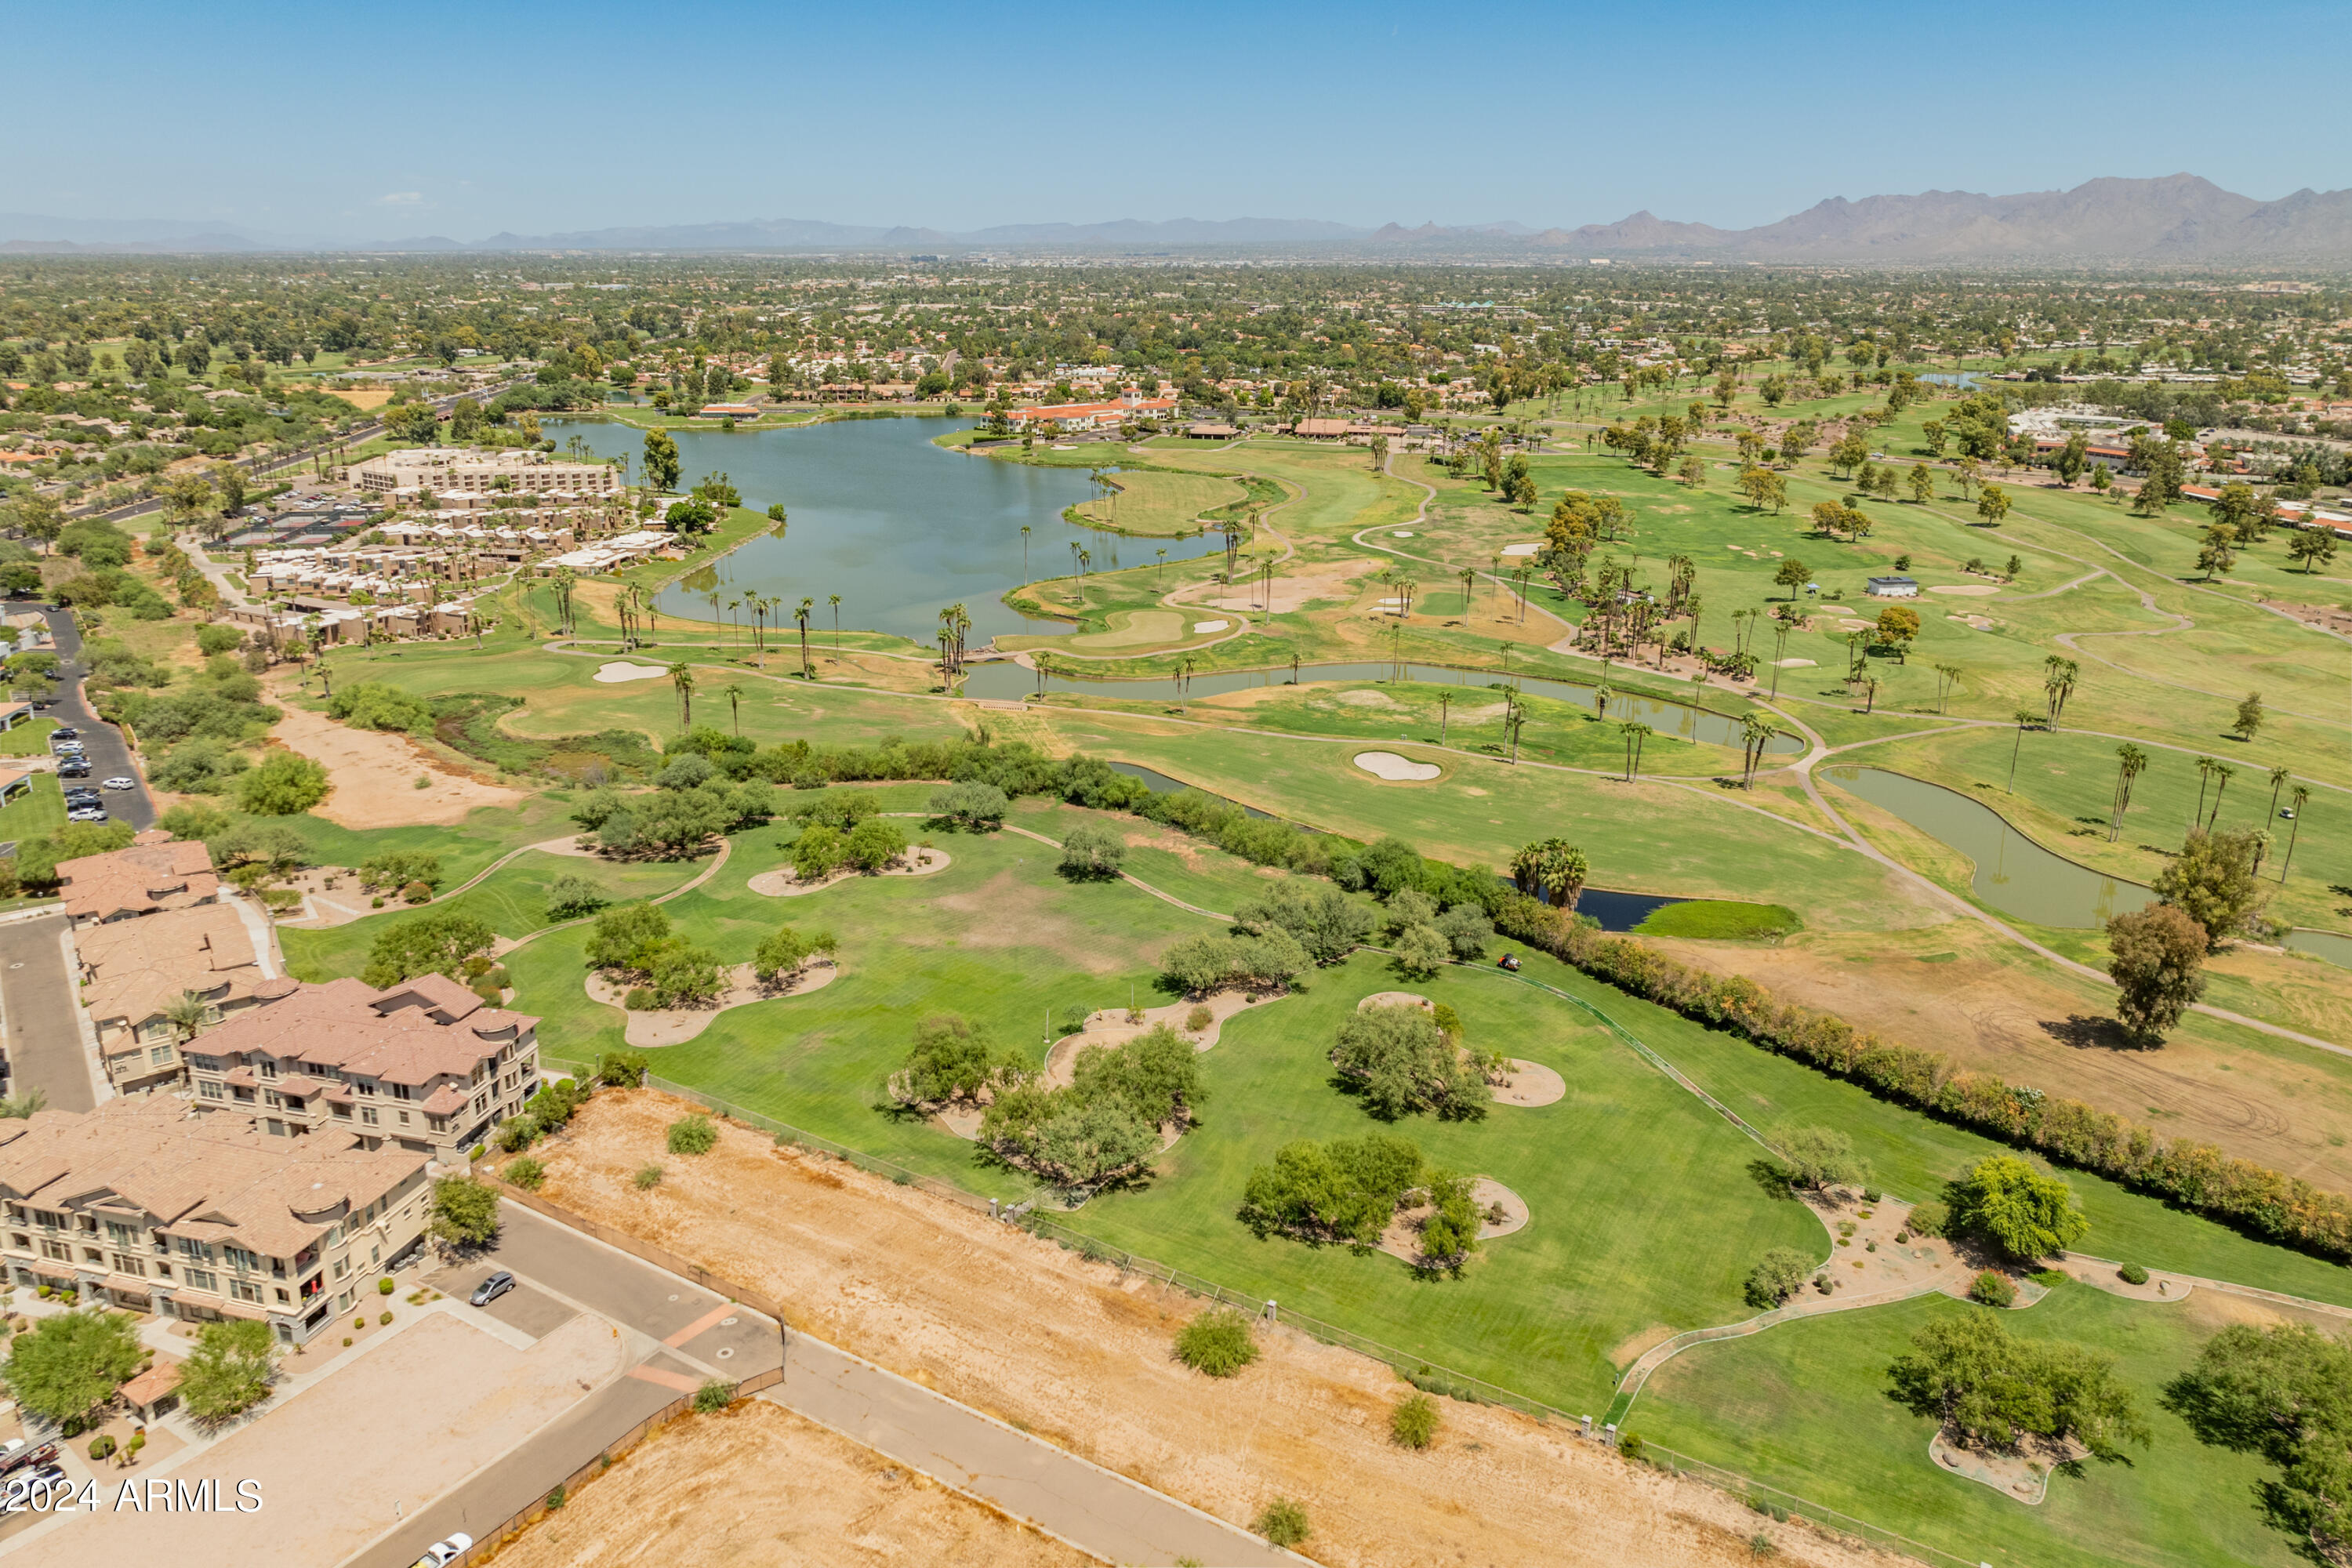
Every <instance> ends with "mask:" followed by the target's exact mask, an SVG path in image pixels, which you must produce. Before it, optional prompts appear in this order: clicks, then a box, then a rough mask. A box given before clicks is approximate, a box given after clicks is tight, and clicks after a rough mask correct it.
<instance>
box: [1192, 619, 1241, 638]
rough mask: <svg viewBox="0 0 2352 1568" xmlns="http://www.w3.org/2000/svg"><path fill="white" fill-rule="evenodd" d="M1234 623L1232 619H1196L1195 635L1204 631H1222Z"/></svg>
mask: <svg viewBox="0 0 2352 1568" xmlns="http://www.w3.org/2000/svg"><path fill="white" fill-rule="evenodd" d="M1233 624H1234V623H1233V622H1231V621H1194V622H1193V623H1192V631H1193V635H1195V636H1198V635H1199V634H1201V633H1202V632H1221V631H1223V630H1224V629H1225V628H1226V627H1227V626H1232V625H1233Z"/></svg>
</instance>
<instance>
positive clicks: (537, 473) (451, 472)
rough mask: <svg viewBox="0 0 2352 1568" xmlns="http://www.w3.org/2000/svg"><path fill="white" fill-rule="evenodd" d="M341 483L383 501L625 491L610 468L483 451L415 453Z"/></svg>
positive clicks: (356, 469) (369, 464) (347, 474)
mask: <svg viewBox="0 0 2352 1568" xmlns="http://www.w3.org/2000/svg"><path fill="white" fill-rule="evenodd" d="M336 477H337V478H338V479H345V480H347V481H349V482H350V483H352V484H355V485H357V486H358V487H359V488H360V489H362V490H367V491H371V492H373V493H374V494H377V495H388V496H395V497H409V496H421V495H423V494H424V493H425V491H427V490H431V491H432V492H434V493H435V494H436V495H438V494H439V493H441V492H442V491H444V490H469V491H489V490H509V491H520V492H522V493H525V494H528V495H567V496H602V495H611V494H613V493H614V491H616V490H618V489H621V476H620V473H619V471H618V470H617V469H615V468H613V467H612V466H611V465H610V464H607V463H580V462H570V461H566V460H564V459H562V458H556V457H554V456H552V455H551V454H550V453H546V452H517V451H509V450H497V451H480V450H476V449H474V448H471V447H404V448H403V449H401V450H399V451H396V452H386V453H384V454H383V455H382V456H380V457H374V458H368V459H367V460H366V461H365V462H361V463H353V464H352V465H351V466H350V467H349V468H344V469H341V470H340V471H338V473H337V475H336Z"/></svg>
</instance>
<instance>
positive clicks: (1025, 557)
mask: <svg viewBox="0 0 2352 1568" xmlns="http://www.w3.org/2000/svg"><path fill="white" fill-rule="evenodd" d="M1167 553H1168V552H1166V551H1165V550H1163V551H1161V552H1160V554H1162V555H1165V554H1167ZM1021 585H1022V586H1023V587H1024V588H1026V587H1027V586H1028V585H1029V525H1028V524H1027V523H1025V522H1024V523H1023V524H1022V525H1021Z"/></svg>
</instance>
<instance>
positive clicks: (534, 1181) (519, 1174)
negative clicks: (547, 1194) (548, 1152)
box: [504, 1154, 547, 1193]
mask: <svg viewBox="0 0 2352 1568" xmlns="http://www.w3.org/2000/svg"><path fill="white" fill-rule="evenodd" d="M504 1174H505V1176H506V1179H507V1180H508V1181H509V1182H512V1183H513V1184H515V1185H516V1186H518V1187H520V1188H521V1189H522V1190H523V1191H525V1192H527V1193H535V1192H537V1191H539V1189H540V1188H541V1187H542V1186H544V1185H545V1184H546V1183H547V1167H546V1166H544V1165H542V1164H541V1163H539V1162H538V1161H537V1160H534V1159H532V1158H531V1157H530V1155H528V1154H525V1155H524V1156H523V1157H522V1158H521V1159H520V1160H512V1161H509V1162H508V1163H507V1168H506V1171H505V1172H504Z"/></svg>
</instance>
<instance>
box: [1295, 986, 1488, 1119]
mask: <svg viewBox="0 0 2352 1568" xmlns="http://www.w3.org/2000/svg"><path fill="white" fill-rule="evenodd" d="M1331 1060H1332V1062H1333V1064H1334V1065H1335V1066H1337V1067H1338V1068H1339V1072H1340V1074H1341V1075H1342V1076H1343V1077H1345V1078H1348V1079H1351V1080H1353V1081H1354V1082H1355V1083H1356V1084H1357V1085H1358V1086H1359V1088H1360V1092H1361V1093H1362V1095H1363V1099H1364V1104H1365V1106H1366V1108H1367V1109H1368V1110H1370V1111H1371V1112H1372V1114H1373V1115H1375V1116H1378V1117H1381V1119H1383V1120H1388V1121H1392V1120H1394V1119H1396V1118H1398V1117H1401V1116H1406V1115H1410V1114H1412V1112H1414V1111H1423V1110H1425V1111H1431V1112H1433V1113H1435V1114H1437V1115H1439V1116H1442V1117H1445V1118H1447V1119H1449V1120H1469V1121H1475V1120H1476V1119H1477V1118H1479V1117H1482V1116H1484V1115H1486V1107H1487V1105H1488V1103H1489V1102H1490V1101H1491V1100H1493V1098H1494V1091H1493V1090H1492V1089H1489V1088H1488V1086H1487V1083H1486V1074H1485V1073H1484V1072H1483V1071H1480V1070H1478V1069H1477V1068H1475V1067H1473V1066H1472V1064H1471V1063H1469V1062H1468V1061H1466V1060H1465V1059H1464V1056H1463V1052H1462V1050H1461V1049H1460V1047H1457V1046H1456V1045H1455V1044H1454V1041H1453V1040H1452V1039H1450V1038H1448V1037H1447V1036H1446V1034H1445V1032H1444V1030H1442V1029H1440V1028H1439V1027H1438V1026H1437V1022H1436V1020H1435V1019H1434V1018H1433V1017H1431V1016H1430V1015H1429V1013H1428V1012H1427V1011H1426V1010H1425V1009H1423V1008H1421V1007H1418V1006H1413V1005H1403V1006H1393V1007H1366V1008H1363V1009H1361V1010H1360V1011H1358V1012H1355V1013H1351V1014H1349V1016H1347V1017H1346V1018H1345V1019H1343V1020H1342V1021H1341V1022H1340V1025H1339V1040H1338V1043H1337V1044H1336V1045H1335V1046H1334V1047H1332V1051H1331Z"/></svg>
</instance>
